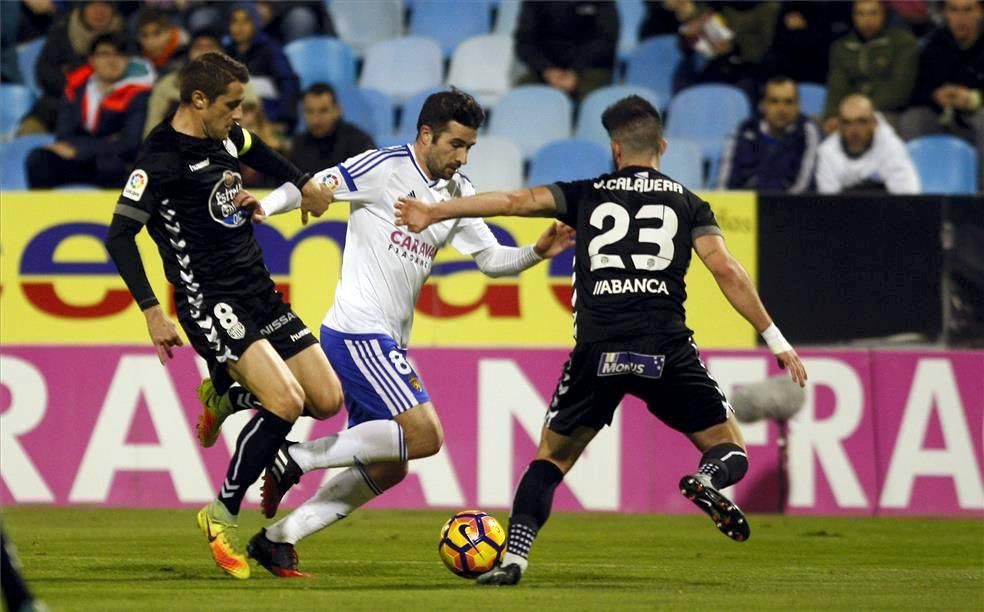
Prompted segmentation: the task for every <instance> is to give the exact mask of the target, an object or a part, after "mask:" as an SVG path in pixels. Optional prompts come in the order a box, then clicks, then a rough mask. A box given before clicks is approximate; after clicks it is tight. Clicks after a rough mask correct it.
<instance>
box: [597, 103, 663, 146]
mask: <svg viewBox="0 0 984 612" xmlns="http://www.w3.org/2000/svg"><path fill="white" fill-rule="evenodd" d="M601 124H602V125H603V126H605V129H606V130H608V137H609V138H611V139H612V140H614V141H615V142H617V143H619V144H621V145H622V146H623V147H624V148H626V149H628V150H629V151H631V152H633V153H642V152H646V151H650V150H652V151H659V148H660V143H661V142H662V141H663V118H662V117H661V116H660V114H659V111H658V110H656V107H654V106H653V105H652V104H650V103H649V101H647V100H646V99H645V98H642V97H640V96H636V95H631V96H628V97H625V98H622V99H621V100H619V101H618V102H615V103H614V104H612V105H611V106H609V107H608V108H606V109H605V112H604V113H602V114H601Z"/></svg>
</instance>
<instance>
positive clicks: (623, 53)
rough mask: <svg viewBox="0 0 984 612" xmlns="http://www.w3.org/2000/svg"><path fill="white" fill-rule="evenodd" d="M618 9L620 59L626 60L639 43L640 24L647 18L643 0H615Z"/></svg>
mask: <svg viewBox="0 0 984 612" xmlns="http://www.w3.org/2000/svg"><path fill="white" fill-rule="evenodd" d="M615 9H616V10H617V11H618V24H619V25H618V59H619V60H625V59H626V58H627V57H628V56H629V54H630V53H632V50H633V49H635V48H636V46H637V45H638V44H639V26H641V25H642V21H643V20H644V19H645V18H646V3H645V2H643V1H642V0H615Z"/></svg>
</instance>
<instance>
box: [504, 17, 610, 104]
mask: <svg viewBox="0 0 984 612" xmlns="http://www.w3.org/2000/svg"><path fill="white" fill-rule="evenodd" d="M618 30H619V23H618V13H617V11H616V10H615V3H614V2H531V1H529V0H527V1H525V2H523V4H522V6H521V7H520V11H519V22H518V24H517V25H516V33H515V39H516V56H517V57H518V58H519V59H520V60H521V61H522V62H523V63H524V64H526V67H527V68H529V70H530V72H531V74H529V75H528V76H527V77H526V78H525V79H524V80H523V81H521V83H545V84H547V85H550V86H552V87H556V88H557V89H559V90H561V91H563V92H564V93H567V94H569V95H570V96H571V97H572V98H574V99H575V100H581V99H583V98H584V96H586V95H587V94H589V93H591V92H592V91H594V90H595V89H598V88H600V87H604V86H605V85H608V84H610V83H611V82H612V68H613V67H614V66H615V47H616V45H617V43H618Z"/></svg>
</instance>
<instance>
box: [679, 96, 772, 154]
mask: <svg viewBox="0 0 984 612" xmlns="http://www.w3.org/2000/svg"><path fill="white" fill-rule="evenodd" d="M751 112H752V109H751V106H750V105H749V103H748V98H747V97H745V93H744V92H743V91H742V90H740V89H738V88H737V87H732V86H731V85H722V84H705V85H696V86H694V87H688V88H687V89H684V90H683V91H681V92H679V93H678V94H676V95H675V96H673V99H672V100H671V101H670V108H669V111H668V116H667V125H666V137H667V138H669V139H673V138H685V139H687V140H693V141H695V142H697V143H698V144H700V146H701V150H702V151H703V153H704V158H705V159H714V158H717V157H720V156H721V148H722V147H723V146H724V141H725V140H726V139H727V137H728V134H730V133H731V132H732V131H733V130H734V129H735V127H736V126H737V125H738V124H739V123H741V122H742V121H744V120H745V119H747V118H748V117H750V116H751Z"/></svg>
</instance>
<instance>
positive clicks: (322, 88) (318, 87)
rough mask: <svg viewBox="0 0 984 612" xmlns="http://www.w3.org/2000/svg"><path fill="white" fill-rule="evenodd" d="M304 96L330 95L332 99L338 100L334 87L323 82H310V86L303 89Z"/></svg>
mask: <svg viewBox="0 0 984 612" xmlns="http://www.w3.org/2000/svg"><path fill="white" fill-rule="evenodd" d="M304 96H305V97H307V96H331V99H332V100H333V101H335V102H338V95H337V94H336V93H335V88H334V87H332V86H331V85H329V84H328V83H324V82H318V83H311V85H310V87H308V88H307V89H305V90H304Z"/></svg>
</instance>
